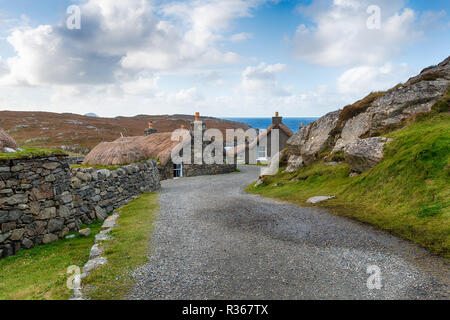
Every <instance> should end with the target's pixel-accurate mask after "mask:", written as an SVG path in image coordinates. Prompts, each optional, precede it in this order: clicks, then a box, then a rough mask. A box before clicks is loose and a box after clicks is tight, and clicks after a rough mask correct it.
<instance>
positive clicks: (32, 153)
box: [0, 148, 66, 160]
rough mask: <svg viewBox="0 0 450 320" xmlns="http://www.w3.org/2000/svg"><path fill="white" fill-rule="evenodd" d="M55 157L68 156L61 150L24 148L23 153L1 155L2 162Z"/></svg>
mask: <svg viewBox="0 0 450 320" xmlns="http://www.w3.org/2000/svg"><path fill="white" fill-rule="evenodd" d="M55 155H66V153H65V152H64V151H62V150H59V149H41V148H23V150H22V151H17V152H15V153H0V160H14V159H32V158H42V157H50V156H55Z"/></svg>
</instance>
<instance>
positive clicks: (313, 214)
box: [129, 166, 450, 299]
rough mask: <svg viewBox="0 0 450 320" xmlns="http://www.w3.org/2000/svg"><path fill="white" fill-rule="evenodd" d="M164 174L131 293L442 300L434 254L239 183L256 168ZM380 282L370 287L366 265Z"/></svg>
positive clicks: (443, 280)
mask: <svg viewBox="0 0 450 320" xmlns="http://www.w3.org/2000/svg"><path fill="white" fill-rule="evenodd" d="M240 170H241V172H240V173H232V174H227V175H220V176H203V177H193V178H183V179H178V180H169V181H163V182H162V190H161V194H160V203H161V211H160V213H159V218H158V221H157V222H156V223H155V230H154V234H153V237H152V240H151V244H150V248H151V254H150V261H149V262H148V263H147V264H146V265H144V266H143V267H141V268H140V269H138V270H136V271H135V273H134V276H135V277H136V280H137V284H136V286H135V287H134V289H133V291H132V293H131V294H130V296H129V298H130V299H436V298H440V299H449V297H450V292H449V287H450V286H449V284H450V280H449V278H450V269H449V265H448V264H446V263H445V262H444V261H443V260H442V259H441V258H438V257H435V256H432V255H431V254H429V253H427V251H425V250H423V249H422V248H419V247H417V246H415V245H413V244H412V243H409V242H407V241H403V240H400V239H398V238H396V237H394V236H392V235H389V234H387V233H385V232H382V231H378V230H376V229H374V228H372V227H370V226H367V225H363V224H360V223H358V222H355V221H351V220H349V219H346V218H342V217H338V216H334V215H332V214H330V213H328V212H326V211H325V210H323V209H317V208H301V207H298V206H295V205H292V204H287V203H282V202H277V201H274V200H270V199H265V198H262V197H259V196H256V195H251V194H247V193H245V192H244V191H243V189H244V187H245V186H247V185H248V184H249V183H250V182H251V181H255V180H256V178H257V176H258V174H259V168H258V167H256V166H242V167H240ZM373 265H375V266H378V267H379V268H380V272H381V273H380V275H381V285H382V287H381V289H368V286H367V280H368V278H369V276H370V274H368V273H367V268H368V266H373Z"/></svg>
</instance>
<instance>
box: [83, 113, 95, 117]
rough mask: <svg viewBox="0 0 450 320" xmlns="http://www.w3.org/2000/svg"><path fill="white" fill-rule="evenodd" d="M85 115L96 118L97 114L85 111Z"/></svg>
mask: <svg viewBox="0 0 450 320" xmlns="http://www.w3.org/2000/svg"><path fill="white" fill-rule="evenodd" d="M85 116H86V117H95V118H98V115H96V114H95V113H86V114H85Z"/></svg>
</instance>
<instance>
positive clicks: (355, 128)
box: [287, 57, 450, 171]
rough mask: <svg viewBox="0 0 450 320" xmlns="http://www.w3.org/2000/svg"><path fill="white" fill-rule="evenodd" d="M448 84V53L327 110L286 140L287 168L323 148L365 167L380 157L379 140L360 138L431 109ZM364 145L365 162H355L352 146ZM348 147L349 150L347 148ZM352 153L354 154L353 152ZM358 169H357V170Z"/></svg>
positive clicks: (303, 162)
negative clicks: (408, 75)
mask: <svg viewBox="0 0 450 320" xmlns="http://www.w3.org/2000/svg"><path fill="white" fill-rule="evenodd" d="M449 88H450V57H449V58H447V59H446V60H444V61H443V62H442V63H440V64H439V65H437V66H433V67H430V68H427V69H425V70H423V71H422V72H421V73H420V74H419V75H418V76H416V77H413V78H411V79H409V80H408V81H407V82H406V83H405V84H401V85H398V86H396V87H394V88H392V89H391V90H388V91H387V92H376V93H372V94H370V95H369V96H367V97H366V98H364V99H362V100H360V101H358V102H356V103H355V104H353V105H350V106H347V107H345V108H344V109H343V110H342V111H335V112H332V113H329V114H327V115H325V116H323V117H322V118H320V119H319V120H317V121H315V122H313V123H311V124H309V125H308V126H306V127H305V128H302V129H301V130H300V131H299V132H297V133H296V134H295V135H293V136H292V137H291V138H290V139H289V140H288V142H287V145H288V148H287V153H288V154H287V157H288V159H289V160H288V166H287V171H296V170H298V169H300V168H302V167H303V166H305V165H308V164H310V163H312V162H314V161H315V160H316V159H317V158H318V155H319V154H320V153H321V152H323V151H324V150H327V149H330V150H331V152H333V153H336V152H342V151H344V150H345V152H346V154H348V156H346V159H347V158H348V159H350V160H349V161H352V165H354V167H355V168H359V169H365V170H367V168H369V167H370V166H371V165H373V163H374V161H379V160H380V159H381V158H378V155H379V152H378V151H379V146H380V145H379V143H375V142H376V141H378V140H373V139H372V140H366V142H361V141H360V139H362V138H369V137H376V136H379V135H380V134H381V133H384V132H387V131H389V130H392V129H394V128H399V127H401V126H402V125H403V123H405V120H407V119H408V118H410V117H412V116H414V115H416V114H419V113H426V112H430V111H431V110H432V107H433V105H434V104H435V103H436V102H437V101H439V100H440V99H441V98H442V97H443V96H444V95H445V94H446V92H448V90H449ZM371 147H373V148H375V149H374V150H369V149H368V148H371ZM355 148H357V149H359V148H365V150H366V151H367V152H369V154H370V156H368V157H367V159H366V160H364V161H365V164H362V165H359V166H358V165H357V164H356V163H357V162H358V160H357V159H360V157H359V153H358V152H356V151H352V150H357V149H355ZM349 150H350V151H349ZM353 153H355V155H353ZM359 169H358V170H359Z"/></svg>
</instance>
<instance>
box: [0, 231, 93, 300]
mask: <svg viewBox="0 0 450 320" xmlns="http://www.w3.org/2000/svg"><path fill="white" fill-rule="evenodd" d="M100 227H101V223H100V222H96V223H93V224H91V225H89V228H91V230H92V234H91V235H90V236H89V237H81V236H79V235H78V234H77V235H76V237H75V238H74V239H63V240H59V241H57V242H54V243H50V244H47V245H42V246H38V247H36V248H33V249H30V250H21V251H19V252H18V253H17V254H16V255H15V256H10V257H7V258H5V259H1V260H0V300H65V299H68V298H69V297H70V295H71V290H69V289H68V288H67V286H66V282H67V279H68V277H69V276H70V274H67V273H66V271H67V268H68V267H69V266H71V265H76V266H79V267H80V268H81V267H83V265H84V264H85V263H86V262H87V261H88V258H89V253H90V249H91V247H92V245H93V244H94V235H95V234H97V233H98V232H99V231H100Z"/></svg>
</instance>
